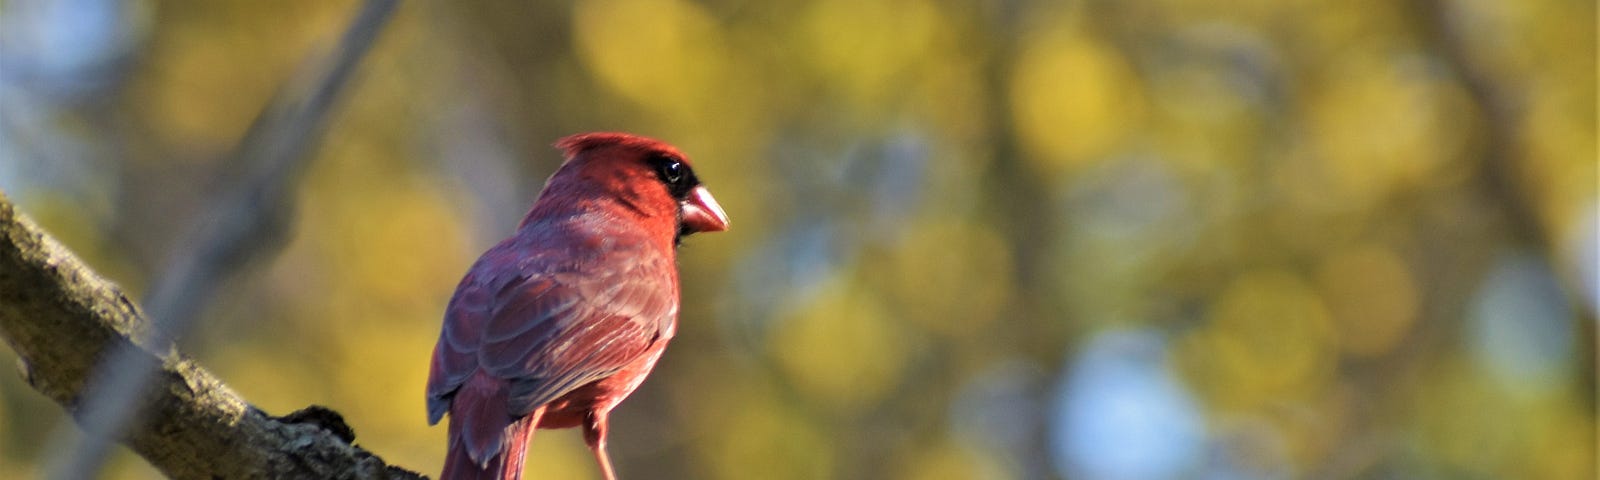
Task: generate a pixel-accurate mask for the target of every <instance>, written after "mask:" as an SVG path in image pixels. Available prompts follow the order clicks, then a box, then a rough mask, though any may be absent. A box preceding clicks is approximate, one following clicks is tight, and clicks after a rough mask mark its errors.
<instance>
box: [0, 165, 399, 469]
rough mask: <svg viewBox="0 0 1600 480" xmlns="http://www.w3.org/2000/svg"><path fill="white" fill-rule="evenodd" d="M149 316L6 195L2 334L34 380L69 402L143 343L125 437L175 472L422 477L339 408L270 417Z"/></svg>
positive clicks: (1, 217) (0, 219)
mask: <svg viewBox="0 0 1600 480" xmlns="http://www.w3.org/2000/svg"><path fill="white" fill-rule="evenodd" d="M145 323H146V320H145V318H144V316H143V314H142V313H141V312H140V310H139V307H138V306H137V305H135V304H134V303H133V302H132V301H131V300H129V299H128V297H127V296H126V295H124V294H123V293H122V291H121V290H120V289H119V288H117V286H116V285H114V284H112V283H111V282H109V281H107V280H105V279H103V278H100V277H99V276H98V275H96V274H95V273H94V272H93V271H91V270H90V269H89V268H88V267H87V266H85V265H83V263H82V262H80V261H78V259H77V258H76V257H74V256H73V255H72V253H71V252H69V251H67V249H66V248H65V247H62V246H61V244H59V243H57V242H56V241H55V239H52V238H50V237H49V236H48V235H46V234H45V233H44V232H43V231H41V230H40V229H39V227H38V226H37V225H35V224H34V223H33V221H32V220H30V219H28V218H27V217H26V216H24V215H22V214H21V213H19V212H17V211H16V209H15V207H13V206H12V204H11V202H10V201H9V200H8V199H6V198H5V197H4V195H3V194H0V338H3V339H4V340H5V342H6V343H7V344H9V345H10V346H11V348H12V349H13V350H15V351H16V353H17V355H18V356H19V357H21V359H22V373H23V375H24V377H25V378H26V380H27V382H28V384H30V385H32V386H33V387H34V389H36V390H38V391H39V392H40V393H43V394H45V396H48V397H50V399H51V400H54V401H55V402H56V403H59V404H61V405H62V406H63V407H65V408H66V409H67V410H69V411H72V412H74V413H77V412H78V406H79V404H80V399H81V398H82V397H83V394H84V391H85V388H86V387H87V385H88V383H89V379H90V376H91V375H92V374H93V372H94V369H95V367H96V365H97V364H98V363H99V360H100V359H101V358H104V357H105V356H106V355H107V354H109V353H110V352H113V351H117V349H124V348H126V349H128V350H125V351H135V352H138V354H139V355H141V356H142V357H143V359H144V360H145V361H148V362H151V363H153V364H157V365H159V366H160V367H159V369H157V370H156V372H155V374H154V375H152V376H151V381H150V382H149V383H148V384H147V385H146V388H145V389H143V390H142V391H141V392H139V397H140V398H139V399H138V400H139V402H140V403H142V404H144V405H147V406H148V408H147V409H145V410H144V411H143V412H142V415H140V416H139V422H138V423H137V424H135V425H131V427H132V428H131V429H129V430H128V431H126V432H125V435H124V437H123V442H125V443H126V444H127V445H128V446H129V447H130V448H132V449H133V450H134V451H135V452H138V453H139V455H140V456H143V457H144V458H145V459H146V460H148V461H149V462H150V463H151V464H152V465H154V466H155V467H156V468H158V469H160V470H161V471H162V472H163V473H165V474H167V475H168V476H170V477H173V478H195V479H202V478H205V479H209V478H230V479H244V478H410V479H414V478H424V477H422V476H421V475H418V474H416V473H413V472H410V471H406V470H404V469H401V468H398V467H394V466H390V465H387V464H385V463H384V462H383V460H382V459H380V458H378V457H377V456H374V455H372V454H371V453H368V452H367V451H366V450H363V449H361V448H359V447H356V446H354V445H352V444H351V443H350V442H351V440H353V439H354V434H353V433H352V432H351V431H350V429H349V427H347V426H345V424H344V422H343V420H342V419H341V418H340V417H339V415H338V414H337V413H335V412H333V411H331V410H328V409H325V408H322V407H311V408H308V409H306V410H301V411H300V412H296V413H294V414H291V415H289V416H286V417H271V416H268V415H267V414H265V413H263V412H262V411H260V410H258V409H256V408H255V407H252V406H250V404H248V403H246V402H245V401H244V399H242V398H240V397H239V396H238V394H235V393H234V392H233V391H232V390H231V389H229V388H228V387H227V386H226V385H223V383H222V382H221V381H220V380H218V379H217V378H216V377H214V376H212V375H211V374H210V373H209V372H207V371H206V370H204V369H202V368H200V366H199V365H196V364H195V363H194V362H192V361H190V360H187V359H185V358H183V357H182V356H180V355H178V354H177V353H176V352H175V351H174V350H173V349H171V348H168V347H156V348H151V346H150V345H146V344H143V343H142V342H140V341H138V340H136V337H135V331H136V330H137V329H138V326H139V325H144V324H145Z"/></svg>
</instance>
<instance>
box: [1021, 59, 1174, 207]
mask: <svg viewBox="0 0 1600 480" xmlns="http://www.w3.org/2000/svg"><path fill="white" fill-rule="evenodd" d="M1137 86H1138V82H1137V78H1136V77H1134V75H1133V72H1132V71H1131V70H1130V68H1129V67H1128V65H1127V64H1126V63H1125V60H1123V58H1122V57H1121V56H1119V55H1117V53H1116V52H1115V51H1114V50H1112V49H1111V47H1110V46H1109V45H1107V44H1106V43H1105V42H1103V41H1101V40H1100V39H1098V38H1095V37H1094V36H1092V35H1090V34H1088V33H1087V32H1083V31H1080V30H1077V29H1060V30H1049V31H1046V32H1042V33H1040V34H1039V35H1036V36H1034V37H1032V38H1030V39H1029V41H1027V42H1026V44H1025V45H1024V47H1023V49H1022V52H1021V54H1020V55H1019V57H1018V59H1017V63H1016V70H1015V71H1014V72H1013V73H1012V76H1011V85H1010V88H1011V98H1010V101H1011V111H1012V114H1013V116H1014V119H1013V121H1014V122H1015V124H1016V129H1017V136H1018V140H1019V141H1020V142H1021V144H1022V146H1023V148H1024V150H1025V152H1026V153H1027V158H1028V160H1029V162H1030V165H1031V166H1033V167H1034V168H1035V170H1036V171H1037V172H1038V173H1039V174H1041V175H1045V176H1047V177H1053V176H1055V175H1059V174H1062V173H1067V172H1070V171H1073V170H1076V169H1077V168H1078V167H1082V166H1084V165H1087V164H1089V163H1091V162H1095V161H1097V160H1100V159H1101V158H1102V157H1104V156H1105V155H1108V154H1109V153H1110V152H1111V150H1112V149H1113V148H1114V147H1116V146H1118V144H1119V143H1120V142H1121V141H1122V140H1123V137H1124V136H1125V135H1127V134H1128V132H1129V130H1131V129H1133V128H1134V127H1135V126H1136V125H1137V124H1138V123H1139V121H1140V117H1141V115H1142V112H1143V110H1144V99H1143V96H1142V95H1141V93H1140V91H1139V90H1137V89H1136V87H1137Z"/></svg>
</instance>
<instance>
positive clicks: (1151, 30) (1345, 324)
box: [0, 0, 1600, 480]
mask: <svg viewBox="0 0 1600 480" xmlns="http://www.w3.org/2000/svg"><path fill="white" fill-rule="evenodd" d="M359 6H360V5H359V3H358V2H354V1H312V0H288V1H274V2H259V1H244V0H233V1H192V0H191V1H155V0H133V1H115V0H0V189H3V190H4V191H5V193H6V194H7V195H8V196H9V197H10V198H11V199H13V200H14V201H15V202H17V204H18V205H19V206H20V208H21V209H22V210H23V211H25V212H28V213H29V214H30V215H32V216H33V217H34V218H36V219H37V220H38V221H39V222H40V223H41V224H43V225H44V226H45V227H46V228H47V229H48V230H49V231H50V232H51V233H53V234H54V235H56V236H58V237H59V238H60V239H61V240H62V241H64V242H65V243H66V244H67V245H68V246H69V247H71V248H72V249H73V250H74V251H76V252H77V253H78V254H79V255H81V256H82V257H84V258H85V259H86V260H87V261H88V262H89V263H90V264H91V265H93V266H94V267H95V268H96V269H97V270H98V271H99V272H101V273H102V274H104V275H107V276H109V277H111V278H113V279H115V280H116V281H118V282H119V283H120V284H121V285H122V286H123V287H124V288H126V289H128V290H129V291H131V292H132V293H134V294H136V295H144V294H146V293H147V292H148V291H149V289H150V288H151V287H152V285H153V284H154V283H155V282H156V279H157V278H159V277H160V275H162V274H163V272H164V271H166V270H167V269H168V268H169V266H170V265H172V264H173V262H174V259H175V258H181V257H182V256H183V255H184V254H185V253H186V249H188V248H191V247H192V246H190V245H185V244H184V242H183V240H182V239H183V238H184V237H183V236H182V233H183V232H185V231H188V230H190V229H191V228H192V227H191V225H193V224H194V223H195V222H196V221H197V220H196V219H197V218H200V216H201V214H202V212H204V211H205V210H206V209H207V208H208V206H209V205H211V204H213V203H215V200H214V199H215V198H217V196H218V195H219V191H222V190H227V189H228V188H231V187H230V185H232V184H231V183H229V182H230V180H229V179H230V178H233V177H236V176H237V175H234V172H236V171H237V170H238V169H239V167H238V166H236V165H234V163H236V162H234V160H233V159H234V158H235V156H234V155H232V152H233V151H234V148H235V146H236V145H238V144H239V143H240V142H241V138H242V137H244V135H245V132H246V131H247V130H248V129H249V127H250V125H251V124H252V122H254V121H255V120H256V118H257V117H258V115H259V114H260V112H261V111H262V109H263V108H264V106H266V105H267V104H268V103H270V102H271V101H272V98H273V95H274V92H275V91H277V90H278V89H279V88H280V86H281V85H283V84H284V83H285V82H287V81H289V80H290V78H291V77H293V76H294V72H295V71H296V70H297V69H299V68H301V66H302V65H303V64H306V63H307V62H308V61H311V59H316V58H321V57H323V56H325V55H326V54H327V53H328V52H329V51H331V50H332V48H333V46H334V45H335V44H336V43H337V42H338V39H339V37H340V35H341V32H343V30H344V29H345V28H346V26H347V25H348V23H349V20H350V19H351V18H352V16H353V14H354V12H355V11H356V10H357V9H358V7H359ZM1596 18H1597V17H1596V8H1595V2H1593V1H1583V0H1528V1H1495V0H1407V1H1392V0H1354V1H1352V0H1340V1H1334V0H1292V1H1273V0H1246V1H1235V2H1212V1H1204V0H1141V1H1110V0H1090V1H1053V0H989V1H978V2H972V1H956V0H889V1H885V2H856V1H852V0H817V1H781V2H752V1H740V0H704V1H697V0H582V1H577V2H559V1H519V2H509V1H449V2H447V1H421V0H418V1H414V2H409V3H406V4H404V5H403V6H402V7H401V9H400V10H399V12H398V14H397V15H396V16H395V17H394V18H393V19H392V21H390V22H389V24H388V25H387V26H386V27H385V28H386V29H385V31H384V32H383V34H382V36H381V37H379V42H378V43H377V44H376V46H375V47H374V48H373V50H372V51H371V53H370V54H369V55H367V57H366V58H365V59H364V60H363V63H362V64H361V65H360V68H359V70H358V72H357V74H356V76H355V77H353V79H352V81H351V84H350V85H349V88H348V90H347V95H346V96H344V97H343V98H342V99H340V101H339V102H338V103H337V105H336V106H335V108H334V110H333V113H332V115H331V117H330V118H329V119H328V120H329V122H330V123H329V128H328V130H327V131H326V134H325V135H324V136H323V141H322V142H321V143H320V144H318V145H316V146H315V147H314V148H313V149H312V150H311V155H312V156H311V157H309V159H308V160H309V163H307V164H306V165H307V166H306V168H305V170H304V172H303V173H304V174H303V175H302V176H299V177H297V178H296V179H295V180H294V182H295V183H294V185H293V187H292V190H290V192H292V194H291V195H290V197H291V198H292V200H293V201H294V204H295V205H296V207H295V208H294V213H293V214H292V215H291V216H289V217H287V219H288V223H287V224H286V225H287V227H288V228H287V230H286V231H287V235H286V236H285V237H284V239H283V240H282V241H281V242H279V243H278V244H276V245H274V246H271V247H270V248H269V252H270V253H269V254H267V255H266V257H265V259H264V260H263V261H258V262H254V263H252V264H251V265H250V266H249V267H248V268H246V269H245V270H244V271H243V273H241V274H240V275H238V276H237V277H235V279H234V280H231V281H228V282H227V283H226V284H225V285H223V286H222V287H221V288H220V290H219V291H218V292H219V293H217V294H216V295H215V298H210V299H209V300H210V303H209V305H210V306H209V307H207V308H206V309H205V310H204V311H203V312H202V313H201V315H200V320H199V322H198V324H197V326H196V327H195V328H194V329H193V330H191V331H189V332H188V333H187V334H186V335H185V336H184V338H183V341H182V345H183V348H184V350H185V352H186V353H188V354H190V355H192V356H193V357H195V358H197V359H198V360H199V361H200V362H201V364H203V365H205V366H206V367H208V368H210V369H211V370H213V371H214V372H215V373H217V374H218V375H219V376H220V377H221V378H222V379H223V380H225V381H226V382H228V383H229V385H231V386H232V387H233V388H234V389H236V390H237V391H238V392H240V393H241V394H242V395H244V396H245V397H246V398H247V399H249V400H250V401H251V402H253V403H254V404H255V405H257V406H258V407H260V408H262V409H264V410H265V411H267V412H268V413H272V414H284V413H288V412H290V411H292V410H295V409H298V408H301V407H304V406H306V405H308V404H321V405H326V406H329V407H332V408H334V409H336V410H338V411H340V412H342V413H343V414H344V415H345V418H346V420H347V421H348V422H349V423H350V424H351V425H352V426H353V427H354V428H355V431H356V433H357V435H358V437H357V443H358V444H360V445H362V446H365V447H366V448H368V449H370V450H372V451H373V452H375V453H377V454H378V455H380V456H382V457H383V458H384V459H386V460H388V461H389V462H392V463H395V464H398V465H402V466H406V467H409V468H412V469H415V470H418V471H421V472H424V473H427V474H429V475H434V474H436V472H438V468H439V467H440V465H441V463H442V460H443V454H444V446H445V437H444V433H445V432H444V428H443V427H442V426H441V427H436V428H429V427H428V426H427V424H426V421H425V416H424V410H423V395H422V389H423V384H424V381H425V379H426V375H427V363H428V358H429V355H430V352H431V349H432V346H433V342H434V339H435V338H436V336H437V334H438V328H439V322H440V316H441V312H442V311H443V308H444V304H445V302H446V301H447V300H448V298H449V296H450V294H451V292H452V290H453V288H454V285H455V283H456V281H457V280H458V279H459V278H460V275H461V274H462V273H463V272H464V271H465V270H466V268H467V266H468V265H469V263H470V262H471V261H472V260H473V259H474V258H476V256H477V254H478V253H479V252H481V251H483V250H484V249H486V248H487V247H488V246H490V245H492V244H493V243H494V242H496V241H497V240H499V239H500V238H502V237H504V236H505V235H507V234H509V233H510V231H511V230H512V228H513V226H514V225H515V224H516V222H517V220H518V219H519V218H520V216H521V215H522V213H523V211H524V210H525V209H526V207H527V206H528V205H529V204H530V203H531V201H532V199H533V197H534V195H535V194H536V193H537V191H538V189H539V187H540V186H541V185H542V183H543V181H544V179H545V177H546V176H547V175H549V173H550V172H552V171H553V169H554V168H555V166H556V165H557V164H558V162H559V161H560V159H559V157H558V154H557V152H556V151H555V150H554V149H553V148H551V147H550V146H549V145H550V144H551V143H552V142H554V141H555V140H556V139H557V138H559V137H561V136H563V135H567V134H571V133H576V132H583V131H591V130H622V131H630V132H636V133H640V134H646V135H650V136H655V137H658V138H662V139H665V140H668V141H670V142H672V143H674V144H676V145H678V146H679V147H681V148H682V149H683V150H684V151H686V152H688V154H689V155H690V156H691V157H692V158H693V159H694V160H695V165H696V168H697V170H698V171H699V173H700V175H701V177H702V178H704V179H705V180H706V181H707V183H708V185H709V186H710V187H711V190H712V191H713V192H715V194H716V195H717V198H718V199H719V200H720V201H721V203H722V205H723V206H724V207H726V209H727V210H728V213H729V215H730V216H731V218H732V223H733V229H732V230H731V231H729V232H726V233H719V234H715V235H704V236H697V237H694V238H691V239H689V241H688V242H686V244H685V245H684V246H683V248H682V259H681V264H682V269H683V275H684V285H685V286H684V289H685V291H684V309H683V314H682V318H681V320H682V323H681V327H680V329H679V334H678V338H677V339H676V340H675V342H674V344H673V346H672V348H670V349H668V352H667V354H666V356H665V357H664V359H663V360H662V362H661V363H660V365H659V367H658V368H657V370H656V372H655V374H654V375H653V376H652V377H651V379H650V380H649V381H647V382H646V383H645V384H644V386H643V387H642V388H641V389H640V390H639V391H638V392H637V393H635V394H634V396H633V397H632V399H631V400H630V401H629V402H627V403H624V404H623V406H622V407H621V408H620V409H619V410H618V411H617V413H616V414H615V416H614V417H613V419H614V426H613V438H612V441H611V443H612V447H611V449H612V453H613V456H614V458H616V460H617V461H618V464H619V469H620V473H621V474H622V475H623V476H624V478H630V479H647V478H662V479H777V480H783V479H830V478H840V479H907V480H943V479H951V480H958V479H1057V478H1083V479H1165V478H1203V479H1235V478H1237V479H1273V478H1537V479H1585V478H1594V475H1595V472H1596V470H1595V469H1596V466H1595V458H1596V428H1597V424H1596V413H1595V406H1596V403H1595V400H1596V393H1595V392H1596V380H1595V337H1596V333H1595V331H1596V329H1595V326H1596V323H1595V311H1596V307H1597V294H1596V292H1597V288H1600V286H1597V284H1596V280H1595V279H1596V269H1597V267H1596V265H1597V262H1600V260H1597V254H1596V245H1597V242H1600V239H1597V237H1596V231H1597V228H1600V227H1597V217H1600V207H1597V205H1600V203H1597V197H1596V184H1597V173H1596V163H1597V157H1596V146H1595V145H1596V105H1597V103H1596V96H1595V89H1596V77H1595V74H1596V34H1595V24H1596ZM0 357H4V358H0V360H3V363H5V364H7V365H9V364H12V363H14V361H15V359H14V358H13V357H14V354H13V353H12V352H11V351H10V350H9V349H0ZM7 370H10V369H7ZM67 421H68V420H67V419H66V417H65V416H64V415H63V414H62V411H61V409H60V408H59V407H58V406H56V405H54V404H53V403H51V402H49V401H48V400H46V399H45V398H43V397H42V396H40V395H39V394H37V393H35V392H34V391H32V390H31V389H29V388H28V387H27V386H26V385H25V384H24V383H22V381H21V380H20V379H19V377H18V375H16V374H14V373H12V372H9V371H8V372H6V373H5V374H0V477H3V478H33V477H35V476H37V475H39V474H40V472H39V470H40V469H41V468H42V467H41V464H42V463H43V462H44V461H45V460H46V459H47V458H48V456H49V455H50V453H51V452H47V451H45V450H47V449H48V447H47V442H44V441H42V440H41V439H44V438H47V437H48V436H49V435H50V434H51V432H52V431H54V430H55V429H57V428H59V427H60V426H61V425H65V423H63V422H67ZM527 465H528V466H527V469H528V472H529V474H530V478H540V479H544V478H548V479H566V478H598V477H597V474H596V472H595V468H594V466H593V465H592V460H591V458H590V456H589V455H588V453H587V451H586V450H585V448H584V446H583V443H582V440H581V438H580V436H579V435H578V434H577V432H575V431H570V430H568V431H553V432H552V431H543V432H540V433H539V434H538V435H537V436H536V438H535V440H534V442H533V445H532V448H531V450H530V458H529V460H528V462H527ZM158 477H159V473H157V472H156V471H155V470H153V469H151V468H150V467H148V466H147V465H145V464H144V462H143V461H142V460H140V459H139V458H138V457H136V456H134V455H132V454H130V453H128V452H127V451H126V450H121V449H119V451H118V453H117V454H116V455H115V457H114V458H113V460H112V462H111V464H110V467H109V468H108V470H107V472H106V474H105V475H104V478H114V479H121V478H158Z"/></svg>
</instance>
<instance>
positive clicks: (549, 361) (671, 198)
mask: <svg viewBox="0 0 1600 480" xmlns="http://www.w3.org/2000/svg"><path fill="white" fill-rule="evenodd" d="M556 146H557V147H559V148H561V149H562V150H564V152H565V156H566V161H565V162H563V164H562V165H561V167H560V168H559V169H557V170H556V173H555V174H554V175H551V176H550V179H549V180H548V181H547V182H546V183H545V186H544V191H543V192H541V193H540V194H539V199H538V200H537V201H536V202H534V205H533V209H532V210H530V211H529V212H528V215H527V216H526V217H524V218H523V219H522V224H521V225H519V226H518V227H517V232H516V234H514V235H512V236H511V237H510V238H507V239H505V240H503V241H501V242H500V243H499V244H498V245H495V246H494V248H491V249H489V251H487V252H484V254H483V256H481V257H479V258H478V261H477V262H476V263H474V264H473V265H472V268H471V269H469V270H468V271H467V274H466V276H465V277H463V278H462V279H461V283H460V285H458V286H456V292H455V296H454V297H452V298H451V299H450V304H449V306H448V307H447V308H446V309H445V315H444V327H443V331H442V332H440V334H439V342H438V343H437V344H436V345H435V346H434V350H433V362H432V365H431V367H430V369H429V372H428V391H427V397H428V423H429V424H430V425H431V424H437V423H438V422H439V419H440V418H442V417H443V416H444V414H445V413H446V412H448V413H449V414H450V427H449V436H450V447H449V453H448V456H447V457H446V458H445V465H444V472H443V474H442V475H441V476H440V478H442V479H443V480H461V479H518V478H521V477H522V461H523V456H524V454H525V453H526V451H527V447H528V441H529V440H530V439H532V437H533V430H534V429H537V428H570V427H582V428H583V438H584V441H585V443H587V444H588V445H589V449H590V450H591V451H593V452H594V457H595V461H596V462H598V463H599V464H600V472H601V474H602V475H604V476H605V478H606V480H615V478H616V473H615V471H614V470H613V468H612V466H611V460H610V458H609V456H608V455H607V453H606V431H607V429H608V417H609V416H610V414H611V409H613V408H615V407H616V406H617V404H618V403H620V402H622V400H623V399H624V398H626V397H627V396H628V394H629V393H632V392H633V390H634V389H635V388H638V386H639V384H640V383H641V382H643V381H644V377H645V375H648V374H649V373H650V370H651V369H652V368H654V367H655V363H656V359H658V358H660V356H661V352H662V350H663V349H664V348H666V346H667V341H668V340H670V339H672V335H673V332H674V330H676V327H677V317H678V271H677V258H676V257H677V247H678V243H679V242H680V241H681V240H682V239H683V237H685V236H688V235H690V234H693V233H698V232H717V231H722V230H726V229H727V228H728V217H727V214H725V213H723V211H722V207H720V206H718V205H717V202H716V200H715V199H713V198H711V193H710V192H709V191H707V190H706V188H705V187H704V186H702V185H701V184H700V180H699V179H698V178H697V177H695V174H694V170H692V169H690V167H689V159H688V158H686V157H685V156H684V155H683V154H682V153H680V152H679V151H678V150H677V149H676V148H673V147H672V146H671V145H668V144H666V143H662V142H660V141H657V140H653V139H649V138H644V137H638V136H633V135H628V134H622V133H588V134H581V135H573V136H570V137H566V138H563V139H561V141H559V142H557V143H556Z"/></svg>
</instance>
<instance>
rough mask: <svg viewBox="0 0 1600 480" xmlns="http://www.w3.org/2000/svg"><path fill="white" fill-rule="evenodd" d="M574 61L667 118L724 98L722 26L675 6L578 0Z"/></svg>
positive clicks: (654, 0) (656, 0)
mask: <svg viewBox="0 0 1600 480" xmlns="http://www.w3.org/2000/svg"><path fill="white" fill-rule="evenodd" d="M572 20H573V30H574V32H573V36H574V41H575V42H576V43H577V48H578V53H579V56H578V58H579V59H580V60H582V61H583V65H584V66H585V67H587V68H588V69H589V71H590V72H592V73H594V74H595V76H596V77H598V78H599V80H600V81H602V82H605V84H606V85H608V86H610V87H611V88H613V89H615V90H616V91H617V92H619V93H621V94H623V95H624V96H626V97H628V98H629V99H631V100H633V101H635V102H638V103H639V104H641V105H644V106H646V107H649V108H652V109H655V110H656V111H658V112H661V113H663V114H667V115H669V116H690V115H693V114H694V112H695V111H696V110H697V109H699V108H701V107H703V106H705V105H707V104H708V103H711V102H712V101H714V100H715V99H717V98H719V97H720V96H722V95H723V94H724V88H723V87H724V83H723V82H722V80H723V79H724V78H725V76H726V75H727V73H728V67H727V66H726V65H725V62H726V60H727V56H728V53H727V52H726V51H725V50H724V42H725V40H724V39H723V38H722V31H721V28H720V27H719V26H718V25H717V23H716V22H715V21H714V20H713V19H712V18H711V16H710V15H708V14H707V13H706V12H705V11H704V10H703V9H702V8H701V7H700V6H699V5H697V4H695V3H691V2H686V1H682V0H585V1H583V2H579V3H578V4H577V5H576V6H575V7H574V9H573V18H572Z"/></svg>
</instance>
